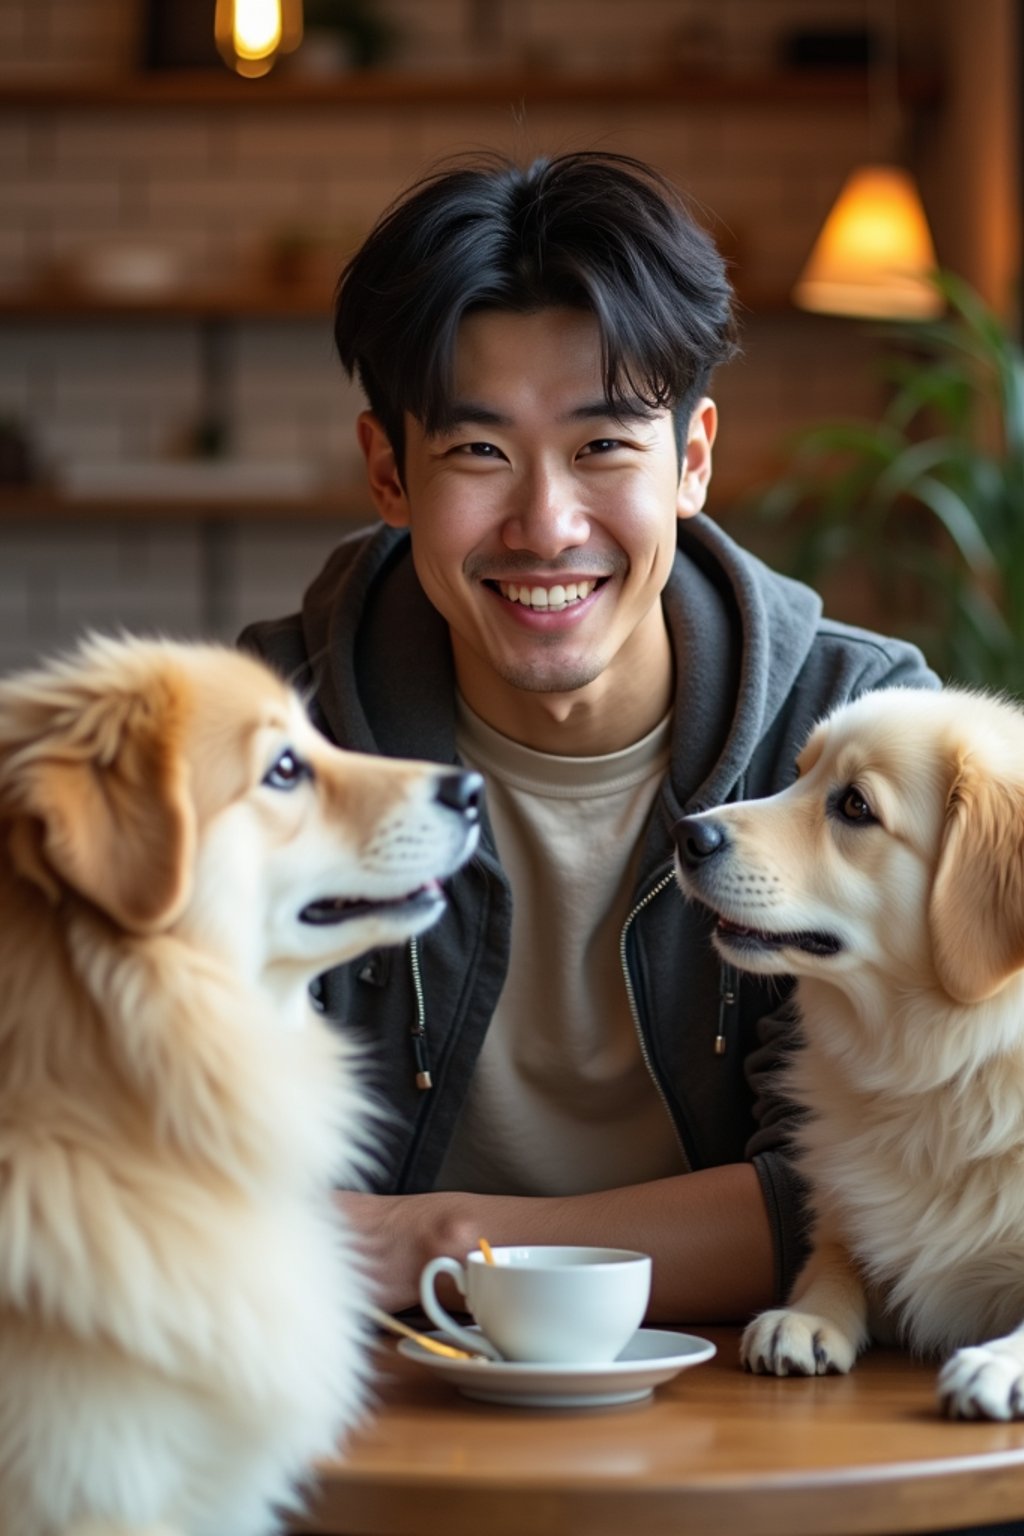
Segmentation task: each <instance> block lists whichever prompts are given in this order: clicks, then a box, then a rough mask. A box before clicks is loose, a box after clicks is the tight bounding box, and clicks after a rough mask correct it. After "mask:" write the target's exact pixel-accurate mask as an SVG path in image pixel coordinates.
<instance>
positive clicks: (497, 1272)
mask: <svg viewBox="0 0 1024 1536" xmlns="http://www.w3.org/2000/svg"><path fill="white" fill-rule="evenodd" d="M493 1253H494V1263H493V1264H490V1263H488V1262H487V1260H486V1258H485V1257H484V1255H483V1253H482V1252H479V1251H476V1250H474V1251H473V1252H472V1253H468V1254H467V1255H466V1261H465V1263H464V1264H460V1263H459V1261H458V1259H452V1258H448V1257H444V1258H438V1259H431V1261H430V1263H429V1264H428V1265H427V1266H426V1268H425V1269H424V1270H423V1273H422V1275H421V1276H420V1302H421V1304H422V1306H423V1310H424V1312H426V1314H427V1316H428V1317H429V1318H430V1319H431V1321H432V1322H433V1323H435V1324H436V1326H437V1327H438V1328H439V1329H440V1330H441V1332H442V1333H443V1334H445V1336H446V1337H447V1338H449V1339H451V1340H452V1341H453V1342H454V1343H456V1344H458V1345H459V1346H460V1347H461V1348H463V1349H468V1350H472V1351H474V1352H475V1353H477V1354H482V1355H487V1356H488V1357H489V1358H490V1359H493V1360H531V1361H537V1362H539V1361H544V1362H547V1363H551V1364H560V1365H581V1364H600V1363H605V1362H607V1361H609V1360H614V1359H615V1358H616V1356H617V1355H618V1354H619V1352H620V1351H621V1350H622V1349H623V1348H624V1347H625V1345H626V1344H628V1343H629V1341H630V1339H631V1338H632V1337H633V1335H634V1333H635V1332H636V1330H637V1329H638V1328H639V1326H640V1324H641V1322H642V1321H643V1317H644V1313H645V1312H646V1311H647V1302H648V1299H649V1297H650V1292H651V1260H650V1258H649V1256H648V1255H647V1254H646V1253H634V1252H632V1251H631V1250H628V1249H624V1248H555V1247H529V1248H495V1249H494V1250H493ZM438 1275H450V1276H451V1277H452V1279H453V1280H454V1281H455V1284H456V1286H457V1287H458V1290H459V1291H460V1293H461V1294H462V1295H463V1296H464V1297H465V1298H466V1303H467V1305H468V1307H469V1310H470V1312H472V1314H473V1317H474V1319H475V1320H476V1322H477V1324H478V1326H479V1328H480V1332H479V1333H477V1332H471V1331H470V1330H469V1329H468V1328H463V1327H461V1326H460V1325H459V1324H458V1323H457V1322H456V1321H455V1319H454V1318H452V1317H449V1315H448V1313H447V1312H446V1311H445V1309H444V1307H442V1305H441V1303H440V1302H439V1301H438V1299H437V1293H436V1291H435V1288H434V1287H435V1283H436V1280H437V1277H438Z"/></svg>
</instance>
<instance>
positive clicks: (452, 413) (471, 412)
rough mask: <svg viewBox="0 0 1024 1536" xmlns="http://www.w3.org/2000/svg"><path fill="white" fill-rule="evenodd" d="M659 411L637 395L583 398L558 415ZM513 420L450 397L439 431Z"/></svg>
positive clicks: (582, 417)
mask: <svg viewBox="0 0 1024 1536" xmlns="http://www.w3.org/2000/svg"><path fill="white" fill-rule="evenodd" d="M658 414H659V413H658V412H657V411H656V410H654V409H653V407H651V406H649V405H646V404H645V403H644V401H642V400H639V399H631V400H620V401H618V402H616V404H614V405H613V404H612V403H611V401H610V400H606V399H604V397H603V396H602V397H601V399H600V400H586V401H584V402H583V403H582V404H580V405H574V406H573V407H572V409H571V410H568V411H566V412H565V414H564V415H563V416H561V417H560V418H559V420H560V421H563V422H567V423H568V422H573V421H652V420H653V419H654V418H655V417H656V416H657V415H658ZM514 426H515V421H514V420H513V418H512V417H511V416H506V415H505V414H504V413H503V412H502V411H496V410H495V409H494V408H493V406H489V405H480V404H479V403H478V402H477V401H475V400H453V401H452V403H451V406H450V408H449V410H448V411H446V412H445V423H444V426H443V428H442V429H441V430H442V432H453V431H456V430H457V429H458V428H459V427H514Z"/></svg>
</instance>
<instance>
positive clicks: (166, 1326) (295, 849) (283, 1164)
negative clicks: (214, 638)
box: [0, 639, 479, 1536]
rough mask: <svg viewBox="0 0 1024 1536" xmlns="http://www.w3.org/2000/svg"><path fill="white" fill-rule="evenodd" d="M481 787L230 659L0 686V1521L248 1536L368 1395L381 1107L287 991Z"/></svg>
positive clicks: (411, 886) (99, 643) (345, 949)
mask: <svg viewBox="0 0 1024 1536" xmlns="http://www.w3.org/2000/svg"><path fill="white" fill-rule="evenodd" d="M478 791H479V780H478V779H477V778H476V776H475V775H468V774H462V773H457V772H455V771H453V770H450V769H443V768H439V767H438V766H437V765H434V764H425V763H420V764H414V763H407V762H401V761H383V760H380V759H377V758H373V757H366V756H360V755H357V754H353V753H346V752H341V751H338V750H337V749H335V748H334V747H332V746H330V745H329V744H328V743H327V742H326V740H324V739H323V738H322V737H321V736H320V735H318V734H317V732H316V731H315V730H314V729H313V727H312V726H311V724H310V723H309V721H308V719H307V717H306V715H305V713H304V710H303V708H302V706H301V704H300V701H299V699H298V698H297V697H296V696H295V694H294V693H293V692H292V691H291V690H290V689H289V688H288V687H287V686H285V684H284V683H283V682H281V681H280V680H278V679H277V678H275V677H274V676H273V675H272V674H271V673H270V672H269V671H268V670H266V669H265V668H264V667H263V665H262V664H261V663H259V662H257V661H255V660H253V659H251V658H250V657H248V656H244V655H242V654H240V653H237V652H234V651H230V650H227V649H223V648H216V647H212V646H202V645H198V644H197V645H185V644H171V643H165V642H162V641H139V640H136V641H132V640H129V639H124V640H117V641H113V640H110V641H108V640H100V639H92V640H90V641H87V642H86V643H85V644H84V645H83V646H82V647H81V648H80V650H79V651H78V652H77V653H75V654H74V655H72V656H70V657H68V658H66V659H64V660H62V661H58V662H55V663H54V664H53V665H51V666H48V667H43V668H40V669H39V670H36V671H32V672H27V673H23V674H20V675H16V676H13V677H10V678H7V679H5V680H2V681H0V837H2V841H3V846H4V857H3V860H2V863H0V1532H2V1533H3V1536H15V1533H16V1536H141V1533H143V1532H145V1533H146V1536H156V1533H157V1532H159V1533H161V1536H163V1533H169V1532H174V1533H185V1532H188V1533H189V1536H250V1533H256V1532H264V1531H267V1530H270V1529H272V1528H273V1526H274V1525H275V1523H276V1515H275V1511H277V1510H278V1508H279V1507H280V1506H282V1505H286V1504H288V1503H289V1502H291V1501H292V1500H293V1499H294V1498H295V1496H296V1489H297V1487H298V1486H299V1484H300V1482H301V1479H302V1478H303V1476H304V1475H305V1474H306V1473H307V1472H308V1470H309V1467H310V1463H311V1461H312V1459H313V1458H315V1457H317V1456H319V1455H322V1454H328V1453H330V1452H331V1451H332V1448H333V1447H334V1446H335V1444H336V1439H337V1437H338V1436H339V1435H341V1434H343V1432H344V1431H345V1430H346V1428H347V1427H349V1426H351V1424H352V1423H353V1422H354V1421H355V1420H356V1419H357V1417H358V1416H359V1414H360V1413H361V1411H362V1410H363V1407H364V1404H365V1401H366V1369H365V1363H364V1356H365V1348H366V1345H365V1340H364V1333H365V1332H366V1331H367V1330H365V1328H364V1324H363V1322H362V1309H363V1306H364V1284H365V1282H364V1278H363V1272H362V1266H361V1263H360V1260H359V1257H358V1255H357V1254H355V1253H354V1252H353V1248H352V1244H351V1242H350V1241H348V1240H347V1239H346V1235H345V1233H344V1231H343V1230H342V1228H341V1226H340V1223H339V1219H338V1217H337V1216H336V1214H335V1212H334V1210H333V1207H332V1200H331V1193H330V1190H331V1186H332V1183H335V1182H337V1183H341V1184H346V1183H349V1182H350V1181H351V1180H353V1178H354V1177H355V1176H356V1174H357V1169H358V1166H359V1163H360V1158H361V1157H363V1156H365V1152H364V1151H363V1150H362V1149H364V1148H365V1147H366V1145H367V1139H368V1137H370V1136H371V1124H370V1122H371V1119H372V1116H371V1114H370V1112H369V1111H368V1108H367V1106H366V1104H365V1093H364V1091H363V1090H362V1089H361V1087H360V1084H359V1079H358V1061H357V1060H356V1059H355V1052H354V1048H353V1047H352V1046H351V1045H346V1043H345V1042H344V1041H343V1040H342V1039H340V1038H339V1037H338V1034H337V1032H336V1031H334V1030H333V1029H331V1028H330V1027H328V1025H327V1024H326V1022H325V1021H324V1020H323V1019H322V1018H321V1017H320V1016H319V1015H318V1014H317V1013H316V1012H315V1010H314V1009H313V1008H312V1006H311V1004H310V1000H309V990H308V989H309V984H310V981H311V980H312V978H313V977H314V976H316V975H317V974H318V973H320V972H322V971H323V970H325V969H326V968H327V967H329V966H332V965H334V964H336V963H337V962H339V961H344V960H348V959H351V958H352V957H354V956H356V955H357V954H359V953H360V952H361V951H363V950H365V949H367V948H368V947H370V946H376V945H381V944H392V943H397V942H398V941H400V940H404V939H407V938H409V937H410V936H411V935H413V934H417V933H419V932H421V931H422V930H423V929H425V928H427V927H428V926H429V925H430V924H431V923H433V922H434V920H435V919H436V918H437V917H438V915H439V914H440V912H441V910H442V908H443V898H442V895H441V891H440V888H439V885H438V882H439V881H441V880H443V879H445V878H446V877H447V876H448V875H450V874H451V873H452V872H453V871H454V870H455V869H456V868H457V866H458V865H460V864H461V863H462V862H463V860H464V859H465V858H466V857H467V856H468V855H469V853H470V852H471V850H472V848H473V846H474V844H475V841H476V836H477V816H478V811H477V796H478Z"/></svg>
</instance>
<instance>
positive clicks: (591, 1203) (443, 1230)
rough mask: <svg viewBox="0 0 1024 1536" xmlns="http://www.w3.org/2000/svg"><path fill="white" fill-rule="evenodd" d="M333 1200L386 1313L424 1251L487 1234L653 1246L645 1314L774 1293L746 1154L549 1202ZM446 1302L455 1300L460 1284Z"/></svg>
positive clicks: (764, 1299) (460, 1249) (412, 1282)
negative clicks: (363, 1258) (666, 1176)
mask: <svg viewBox="0 0 1024 1536" xmlns="http://www.w3.org/2000/svg"><path fill="white" fill-rule="evenodd" d="M336 1199H337V1201H338V1204H339V1207H340V1209H341V1210H342V1212H343V1213H344V1215H345V1218H346V1220H347V1221H348V1223H349V1225H350V1227H351V1228H352V1230H353V1232H354V1233H355V1235H356V1237H357V1240H358V1241H359V1243H360V1245H361V1247H362V1249H363V1252H364V1253H365V1255H366V1257H367V1260H368V1262H369V1266H370V1272H371V1276H372V1278H373V1283H374V1300H375V1301H376V1302H377V1304H378V1305H379V1306H382V1307H384V1308H386V1309H387V1310H388V1311H389V1312H398V1311H402V1310H404V1309H405V1308H406V1307H411V1306H416V1305H418V1303H419V1277H420V1272H421V1270H422V1269H423V1266H424V1265H425V1264H426V1263H427V1261H428V1259H432V1258H435V1257H436V1256H437V1255H438V1254H441V1253H449V1254H452V1255H453V1257H455V1258H462V1257H463V1256H464V1255H465V1254H466V1253H468V1252H469V1251H470V1249H472V1248H475V1247H476V1246H477V1244H478V1243H479V1241H480V1238H481V1237H485V1238H486V1239H487V1241H488V1242H489V1243H490V1244H491V1246H492V1247H498V1246H499V1245H502V1246H504V1245H506V1244H511V1243H524V1244H526V1243H569V1244H573V1243H583V1244H590V1245H595V1246H600V1247H608V1248H635V1249H639V1250H640V1252H642V1253H649V1254H650V1255H651V1257H652V1258H653V1260H654V1274H653V1285H652V1290H651V1305H650V1309H649V1311H648V1321H649V1322H676V1323H682V1322H690V1323H697V1322H733V1321H744V1322H745V1321H747V1319H748V1318H749V1317H750V1316H751V1314H752V1313H754V1312H756V1311H759V1310H761V1309H762V1308H764V1307H768V1306H771V1305H772V1304H773V1303H774V1302H776V1301H777V1300H778V1298H777V1297H776V1296H775V1295H774V1292H773V1284H772V1276H773V1256H772V1242H771V1230H770V1227H769V1223H768V1216H767V1213H766V1211H765V1208H764V1200H763V1197H762V1195H761V1186H760V1183H759V1181H758V1178H757V1174H756V1173H755V1172H754V1169H753V1167H752V1166H751V1165H750V1164H749V1163H733V1164H730V1165H729V1166H728V1167H723V1168H707V1169H704V1170H702V1171H701V1172H699V1173H687V1174H681V1175H680V1176H679V1177H678V1178H671V1179H658V1180H656V1181H655V1182H653V1183H650V1184H637V1185H633V1186H631V1187H630V1188H627V1189H609V1190H601V1191H598V1192H596V1193H594V1194H589V1195H570V1196H560V1197H550V1198H546V1199H537V1198H528V1197H526V1196H519V1195H472V1194H464V1193H460V1192H457V1191H447V1190H442V1191H437V1192H436V1193H433V1194H425V1195H364V1194H348V1193H345V1194H341V1193H339V1194H338V1195H337V1196H336ZM442 1299H443V1300H444V1302H445V1305H446V1306H452V1307H456V1308H457V1307H459V1306H460V1301H459V1299H458V1298H457V1297H456V1296H455V1294H454V1290H453V1291H452V1292H451V1293H450V1295H449V1296H447V1297H445V1296H443V1297H442ZM461 1305H462V1306H463V1307H464V1305H465V1303H464V1302H463V1303H461Z"/></svg>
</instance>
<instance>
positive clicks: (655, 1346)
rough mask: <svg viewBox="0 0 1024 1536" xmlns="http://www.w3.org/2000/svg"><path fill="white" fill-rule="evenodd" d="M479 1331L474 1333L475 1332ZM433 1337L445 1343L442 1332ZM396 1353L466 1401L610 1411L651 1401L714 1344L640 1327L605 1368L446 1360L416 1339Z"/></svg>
mask: <svg viewBox="0 0 1024 1536" xmlns="http://www.w3.org/2000/svg"><path fill="white" fill-rule="evenodd" d="M477 1331H478V1330H476V1329H472V1330H471V1332H477ZM429 1337H430V1338H434V1339H442V1340H443V1339H444V1334H442V1333H432V1334H430V1335H429ZM398 1352H399V1354H401V1355H406V1356H407V1357H408V1358H409V1359H410V1360H415V1361H417V1362H418V1364H420V1365H423V1366H426V1368H427V1370H428V1371H433V1372H434V1374H435V1375H437V1376H440V1377H441V1379H442V1380H443V1381H448V1382H450V1383H451V1384H452V1386H453V1387H457V1388H458V1389H459V1391H460V1392H461V1393H462V1394H463V1396H464V1397H472V1398H475V1399H476V1400H477V1401H478V1402H482V1403H505V1404H511V1405H512V1406H513V1407H517V1408H607V1407H609V1406H611V1405H613V1404H617V1403H636V1402H639V1401H641V1399H643V1398H645V1397H650V1395H651V1393H652V1392H653V1391H654V1388H655V1387H656V1386H658V1384H659V1383H660V1382H663V1381H669V1380H670V1379H671V1378H672V1377H673V1376H677V1375H678V1374H679V1372H680V1371H685V1370H687V1369H688V1368H689V1367H690V1366H691V1365H700V1364H702V1363H703V1361H705V1360H710V1359H711V1358H712V1356H713V1355H714V1353H715V1346H714V1345H713V1344H712V1343H710V1342H709V1341H708V1340H707V1339H698V1338H696V1337H695V1336H694V1335H693V1334H692V1333H676V1332H674V1331H670V1330H666V1329H661V1328H641V1329H639V1330H638V1331H637V1332H636V1333H635V1334H634V1335H633V1337H632V1338H631V1339H630V1341H629V1343H628V1344H627V1345H626V1347H625V1349H624V1350H623V1351H622V1353H621V1354H620V1355H619V1356H618V1358H617V1359H616V1360H612V1361H610V1362H608V1363H605V1364H601V1365H534V1364H532V1363H530V1362H528V1361H519V1360H505V1361H502V1362H501V1363H497V1362H494V1361H491V1360H446V1359H445V1358H444V1357H443V1356H442V1355H432V1354H431V1353H430V1352H429V1351H428V1350H426V1349H424V1348H423V1347H422V1345H420V1344H417V1343H416V1342H415V1340H413V1339H402V1341H401V1343H400V1344H399V1345H398Z"/></svg>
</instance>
